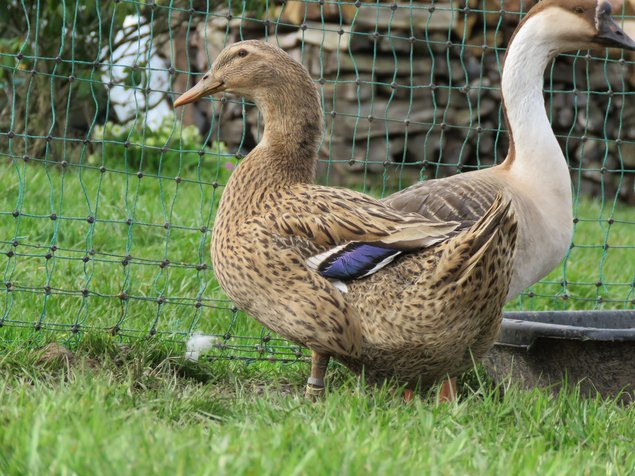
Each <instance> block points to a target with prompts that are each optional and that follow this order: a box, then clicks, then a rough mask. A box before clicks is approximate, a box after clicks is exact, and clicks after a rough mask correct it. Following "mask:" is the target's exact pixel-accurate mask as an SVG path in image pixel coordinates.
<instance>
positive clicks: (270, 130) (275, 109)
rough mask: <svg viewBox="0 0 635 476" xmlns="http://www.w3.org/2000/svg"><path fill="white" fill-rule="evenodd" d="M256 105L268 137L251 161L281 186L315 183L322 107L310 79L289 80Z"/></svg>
mask: <svg viewBox="0 0 635 476" xmlns="http://www.w3.org/2000/svg"><path fill="white" fill-rule="evenodd" d="M278 89H279V90H278V91H267V92H265V94H263V95H262V96H261V97H256V98H254V99H255V102H256V105H257V106H258V109H259V110H260V112H261V113H262V116H263V119H264V124H265V129H264V134H263V136H262V138H261V140H260V142H259V143H258V145H257V146H256V148H255V149H254V150H253V151H252V152H251V153H250V154H249V157H248V159H250V160H252V159H253V162H254V165H256V164H257V166H258V168H259V169H260V170H261V171H262V172H263V173H265V174H266V175H267V176H269V177H271V178H272V179H274V180H276V181H279V182H280V183H284V184H290V183H311V182H313V181H314V179H315V167H316V164H317V153H318V148H319V145H320V141H321V140H322V122H323V119H322V105H321V103H320V96H319V94H318V91H317V89H316V88H315V85H314V84H313V82H312V80H311V78H310V77H308V75H307V77H306V78H298V79H294V80H289V82H286V83H285V84H281V85H280V87H279V88H278Z"/></svg>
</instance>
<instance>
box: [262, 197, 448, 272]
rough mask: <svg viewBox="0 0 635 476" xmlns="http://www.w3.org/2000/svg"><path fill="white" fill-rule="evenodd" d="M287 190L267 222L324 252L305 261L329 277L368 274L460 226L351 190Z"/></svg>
mask: <svg viewBox="0 0 635 476" xmlns="http://www.w3.org/2000/svg"><path fill="white" fill-rule="evenodd" d="M288 194H289V195H288V196H286V197H284V196H283V197H280V200H279V202H278V203H279V204H280V205H279V206H278V207H277V209H271V210H270V211H269V212H268V213H267V216H268V221H269V222H270V223H271V224H272V225H273V227H274V229H275V230H276V231H277V233H278V234H280V235H282V236H295V237H302V238H303V239H305V240H310V241H311V242H312V243H313V244H315V245H316V246H317V247H318V248H319V249H321V250H324V251H322V252H321V253H318V254H316V255H313V256H311V257H309V258H308V259H307V265H308V266H309V267H310V268H312V269H314V270H316V271H318V272H319V273H320V274H322V275H323V276H325V277H328V278H331V279H341V280H349V279H355V278H359V277H363V276H367V275H368V274H370V273H372V272H375V271H377V270H379V269H381V268H382V267H383V266H386V265H387V264H389V263H390V262H391V261H392V260H393V259H394V258H395V257H396V256H397V255H399V254H400V253H401V252H404V251H412V250H417V249H421V248H424V247H427V246H431V245H433V244H436V243H439V242H440V241H443V240H445V239H447V238H448V237H449V236H451V235H452V233H453V232H454V231H455V230H456V229H457V227H458V226H459V223H458V222H448V221H438V220H434V219H428V218H425V217H422V216H421V215H419V214H416V213H408V212H402V211H399V210H395V209H393V208H391V207H390V206H388V205H386V204H384V203H382V202H380V201H378V200H375V199H373V198H372V197H369V196H367V195H364V194H361V193H358V192H354V191H352V190H348V189H341V188H333V187H320V186H306V185H303V186H301V187H300V186H298V187H295V188H294V187H292V188H291V190H289V191H288Z"/></svg>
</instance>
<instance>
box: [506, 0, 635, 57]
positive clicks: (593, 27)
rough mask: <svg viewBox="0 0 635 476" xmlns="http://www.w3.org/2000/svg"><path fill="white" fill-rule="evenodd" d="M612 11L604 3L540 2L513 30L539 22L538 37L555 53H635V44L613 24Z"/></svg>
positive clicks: (581, 0) (591, 0)
mask: <svg viewBox="0 0 635 476" xmlns="http://www.w3.org/2000/svg"><path fill="white" fill-rule="evenodd" d="M611 11H612V6H611V3H609V2H608V1H607V0H542V1H541V2H540V3H538V4H537V5H535V6H534V7H533V8H532V9H531V10H530V11H529V13H528V15H527V16H526V17H525V18H524V19H523V21H522V22H521V25H519V27H518V29H517V30H516V31H517V32H518V31H520V30H521V29H522V27H523V26H524V25H528V24H529V23H533V26H534V27H537V25H536V23H540V27H539V28H540V29H541V30H542V31H541V34H540V36H541V37H542V39H543V40H545V41H546V42H548V43H549V44H550V46H551V47H552V49H553V52H554V53H564V52H566V51H572V50H579V49H592V48H598V47H613V48H625V49H629V50H635V41H633V40H632V39H631V38H629V36H628V35H627V34H626V33H624V31H623V30H622V29H621V28H620V27H619V25H618V24H617V23H615V21H614V20H613V18H612V16H611Z"/></svg>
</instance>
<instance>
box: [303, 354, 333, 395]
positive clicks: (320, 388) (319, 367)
mask: <svg viewBox="0 0 635 476" xmlns="http://www.w3.org/2000/svg"><path fill="white" fill-rule="evenodd" d="M329 360H330V357H329V356H328V355H324V354H318V353H317V352H315V351H313V352H312V353H311V376H310V377H309V378H308V380H307V382H306V389H305V390H304V396H305V397H307V398H310V399H312V400H316V399H318V398H321V397H323V396H324V375H325V374H326V368H327V367H328V365H329Z"/></svg>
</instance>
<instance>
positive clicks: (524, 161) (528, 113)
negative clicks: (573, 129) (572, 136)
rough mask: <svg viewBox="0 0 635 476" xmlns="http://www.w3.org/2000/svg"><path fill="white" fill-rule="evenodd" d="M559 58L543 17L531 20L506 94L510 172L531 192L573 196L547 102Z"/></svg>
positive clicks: (511, 63)
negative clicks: (550, 71) (548, 78)
mask: <svg viewBox="0 0 635 476" xmlns="http://www.w3.org/2000/svg"><path fill="white" fill-rule="evenodd" d="M556 54H557V48H556V47H555V44H554V39H553V38H549V32H548V31H546V30H545V28H544V25H542V24H541V21H540V16H539V15H538V16H536V17H532V18H528V19H527V21H526V22H525V23H524V24H523V26H522V27H521V28H520V29H519V30H518V31H517V33H516V35H515V36H514V38H513V39H512V42H511V45H510V46H509V48H508V51H507V56H506V58H505V65H504V68H503V77H502V94H503V98H504V103H505V109H506V114H507V121H508V126H509V134H510V150H509V155H508V158H507V160H506V164H505V165H506V166H508V167H510V169H511V171H512V172H513V173H514V174H517V176H519V177H521V178H522V180H523V181H526V182H527V184H528V185H529V186H539V188H538V189H536V191H537V192H540V191H544V190H547V191H548V190H552V191H561V192H563V193H564V194H567V195H569V196H570V178H569V171H568V167H567V164H566V161H565V159H564V156H563V154H562V150H561V148H560V145H559V144H558V141H557V140H556V137H555V135H554V133H553V130H552V128H551V124H550V123H549V119H548V117H547V113H546V111H545V102H544V97H543V85H544V72H545V68H546V67H547V65H548V64H549V62H550V61H551V60H552V59H553V58H554V57H555V55H556Z"/></svg>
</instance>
